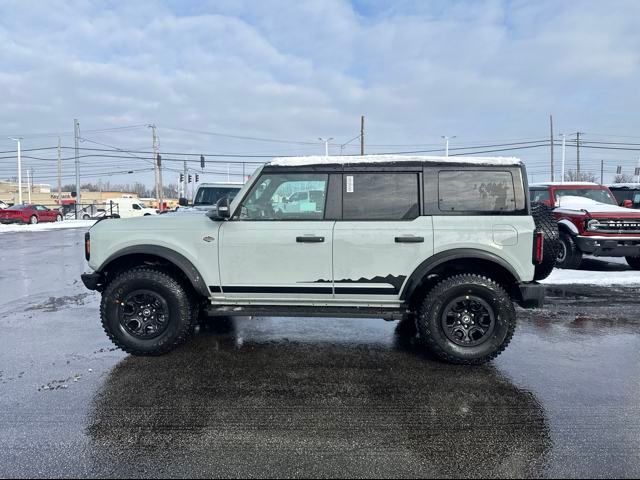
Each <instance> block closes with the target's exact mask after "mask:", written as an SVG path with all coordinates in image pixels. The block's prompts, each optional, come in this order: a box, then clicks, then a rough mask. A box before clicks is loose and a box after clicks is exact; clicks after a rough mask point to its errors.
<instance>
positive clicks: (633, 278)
mask: <svg viewBox="0 0 640 480" xmlns="http://www.w3.org/2000/svg"><path fill="white" fill-rule="evenodd" d="M590 262H593V263H594V266H595V264H596V263H597V270H591V271H590V270H587V269H586V268H589V263H590ZM583 268H585V270H562V269H559V268H556V269H555V270H554V271H553V272H552V273H551V275H550V276H549V277H548V278H547V279H546V280H543V281H541V282H540V283H544V284H546V285H568V284H577V285H600V286H611V285H640V271H638V270H630V269H628V268H629V267H628V266H627V262H626V260H625V259H624V258H619V257H590V256H586V257H585V265H583ZM620 269H625V270H620Z"/></svg>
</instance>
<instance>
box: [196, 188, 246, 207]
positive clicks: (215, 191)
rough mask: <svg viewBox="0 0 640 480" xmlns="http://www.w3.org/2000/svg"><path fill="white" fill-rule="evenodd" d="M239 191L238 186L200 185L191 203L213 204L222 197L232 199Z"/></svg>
mask: <svg viewBox="0 0 640 480" xmlns="http://www.w3.org/2000/svg"><path fill="white" fill-rule="evenodd" d="M239 191H240V189H239V188H220V187H201V188H199V189H198V193H197V194H196V199H195V200H194V202H193V205H194V206H198V205H215V204H216V203H217V202H218V200H220V199H221V198H223V197H229V200H233V199H234V197H235V196H236V194H237V193H238V192H239Z"/></svg>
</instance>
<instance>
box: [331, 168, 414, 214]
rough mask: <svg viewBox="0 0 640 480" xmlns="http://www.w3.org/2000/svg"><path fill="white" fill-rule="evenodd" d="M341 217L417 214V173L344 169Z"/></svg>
mask: <svg viewBox="0 0 640 480" xmlns="http://www.w3.org/2000/svg"><path fill="white" fill-rule="evenodd" d="M342 188H343V195H342V218H343V220H413V219H414V218H416V217H418V216H419V215H420V208H419V206H418V205H419V201H420V196H419V193H418V174H417V173H353V174H351V173H345V174H344V180H343V187H342Z"/></svg>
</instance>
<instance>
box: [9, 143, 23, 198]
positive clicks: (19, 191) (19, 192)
mask: <svg viewBox="0 0 640 480" xmlns="http://www.w3.org/2000/svg"><path fill="white" fill-rule="evenodd" d="M9 139H10V140H13V141H14V142H18V204H19V205H22V158H21V152H20V141H21V140H22V137H9Z"/></svg>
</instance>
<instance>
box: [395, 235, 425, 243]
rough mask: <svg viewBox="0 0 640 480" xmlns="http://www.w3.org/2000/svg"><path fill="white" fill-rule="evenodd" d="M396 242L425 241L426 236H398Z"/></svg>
mask: <svg viewBox="0 0 640 480" xmlns="http://www.w3.org/2000/svg"><path fill="white" fill-rule="evenodd" d="M396 243H424V237H414V236H406V237H396Z"/></svg>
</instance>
